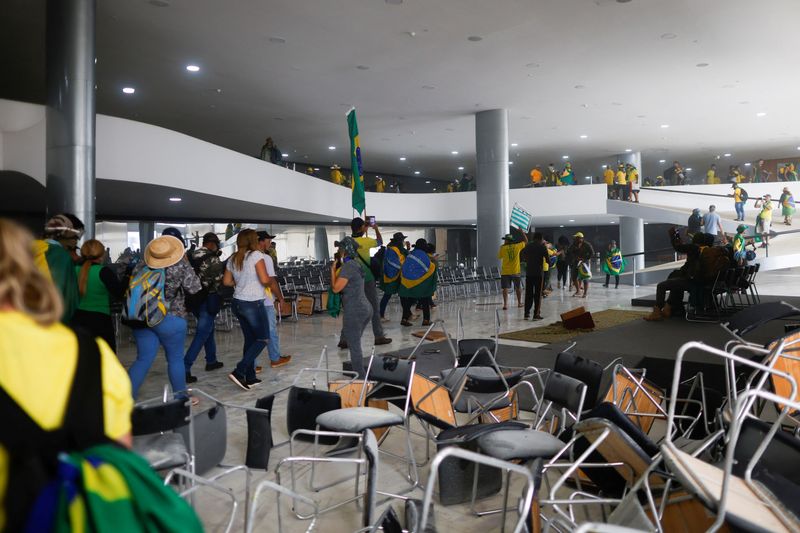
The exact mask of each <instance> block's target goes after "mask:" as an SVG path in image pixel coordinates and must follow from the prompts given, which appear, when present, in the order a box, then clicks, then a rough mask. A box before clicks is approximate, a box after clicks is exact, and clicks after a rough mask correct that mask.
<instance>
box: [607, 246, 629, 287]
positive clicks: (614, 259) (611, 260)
mask: <svg viewBox="0 0 800 533" xmlns="http://www.w3.org/2000/svg"><path fill="white" fill-rule="evenodd" d="M602 269H603V272H605V273H606V282H605V283H604V284H603V287H608V282H609V281H611V276H614V282H615V283H614V288H615V289H619V275H620V274H622V273H623V272H625V259H624V258H623V257H622V252H621V251H620V249H619V248H618V247H617V241H611V242H610V243H608V248H607V249H606V255H605V258H604V259H603V266H602Z"/></svg>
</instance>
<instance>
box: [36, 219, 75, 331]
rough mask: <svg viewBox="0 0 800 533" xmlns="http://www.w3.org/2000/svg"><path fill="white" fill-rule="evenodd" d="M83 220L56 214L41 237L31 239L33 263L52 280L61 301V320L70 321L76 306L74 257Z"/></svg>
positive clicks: (65, 322) (48, 222)
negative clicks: (62, 304) (36, 239)
mask: <svg viewBox="0 0 800 533" xmlns="http://www.w3.org/2000/svg"><path fill="white" fill-rule="evenodd" d="M83 229H84V227H83V222H81V221H80V219H79V218H78V217H76V216H75V215H72V214H70V213H60V214H58V215H55V216H53V217H51V218H50V220H48V221H47V224H46V225H45V228H44V235H43V237H44V238H43V239H42V240H38V241H35V242H34V245H33V246H34V256H35V262H36V265H37V266H38V267H39V268H40V269H41V270H42V272H44V273H45V274H47V275H48V277H49V278H50V279H51V280H53V283H54V284H55V286H56V288H57V289H58V292H59V293H61V299H62V301H63V303H64V314H63V315H62V316H61V322H63V323H64V324H67V323H69V321H70V320H72V317H73V315H74V314H75V311H76V310H77V309H78V305H79V302H80V294H79V292H78V278H77V276H76V275H75V260H76V259H77V258H78V255H77V252H76V250H77V247H78V241H79V240H80V238H81V237H82V236H83Z"/></svg>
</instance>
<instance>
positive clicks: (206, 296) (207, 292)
mask: <svg viewBox="0 0 800 533" xmlns="http://www.w3.org/2000/svg"><path fill="white" fill-rule="evenodd" d="M219 244H220V241H219V237H218V236H217V234H216V233H213V232H208V233H206V234H205V235H203V242H202V246H201V247H200V248H197V249H195V250H193V251H192V252H191V253H189V254H188V257H189V263H191V265H192V267H193V268H194V271H195V273H196V274H197V277H198V278H200V284H201V285H202V287H203V288H202V290H201V291H200V292H198V293H197V294H196V295H195V296H194V297H193V298H192V299H191V306H190V307H191V309H190V311H191V312H192V314H193V315H194V316H195V317H196V318H197V329H196V330H195V333H194V338H193V339H192V343H191V344H190V345H189V348H188V349H187V350H186V355H185V356H184V358H183V363H184V365H185V366H186V383H194V382H195V381H197V378H196V377H195V376H193V375H192V365H193V364H194V361H195V359H197V356H198V355H199V354H200V350H202V349H205V352H206V372H210V371H212V370H218V369H220V368H222V362H220V361H218V360H217V343H216V340H215V339H214V323H215V322H216V319H217V314H218V313H219V311H220V308H221V307H222V298H221V297H220V295H219V290H220V287H221V286H222V276H223V274H224V273H225V265H223V264H222V261H220V260H219V255H220V253H221V251H220V249H219Z"/></svg>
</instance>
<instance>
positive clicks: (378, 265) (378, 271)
mask: <svg viewBox="0 0 800 533" xmlns="http://www.w3.org/2000/svg"><path fill="white" fill-rule="evenodd" d="M384 255H386V247H385V246H381V247H380V248H379V249H378V251H377V252H375V255H373V256H372V259H370V261H369V269H370V270H371V271H372V275H373V276H375V279H376V280H378V281H381V280H383V256H384Z"/></svg>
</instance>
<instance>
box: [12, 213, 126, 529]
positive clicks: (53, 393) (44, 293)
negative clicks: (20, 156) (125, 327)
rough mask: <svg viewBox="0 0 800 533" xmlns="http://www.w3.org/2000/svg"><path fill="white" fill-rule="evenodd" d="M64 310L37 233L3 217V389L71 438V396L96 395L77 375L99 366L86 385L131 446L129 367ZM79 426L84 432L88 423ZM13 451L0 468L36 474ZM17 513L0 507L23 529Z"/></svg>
mask: <svg viewBox="0 0 800 533" xmlns="http://www.w3.org/2000/svg"><path fill="white" fill-rule="evenodd" d="M61 313H62V303H61V297H60V296H59V293H58V291H57V289H56V287H55V285H53V283H52V282H51V281H50V280H49V279H48V278H47V277H46V276H45V275H44V274H43V273H42V272H41V270H39V269H38V268H37V267H36V266H35V264H34V257H33V237H32V236H31V235H30V233H28V232H27V231H26V230H24V229H22V228H21V227H20V226H18V225H17V224H15V223H13V222H11V221H9V220H5V219H0V331H2V332H3V335H2V339H1V340H0V395H2V396H3V397H4V400H6V401H12V402H14V404H16V406H18V407H19V408H20V409H22V410H23V411H24V412H25V414H27V415H28V417H29V418H30V419H31V420H32V421H33V422H34V423H35V424H36V425H38V426H40V427H41V428H42V429H44V430H47V431H50V430H56V429H63V430H65V431H66V433H67V436H68V437H72V436H75V435H76V432H77V430H78V429H79V428H77V427H68V426H69V424H70V423H69V421H68V420H69V417H67V416H66V412H67V406H68V405H70V404H71V403H72V400H75V401H81V400H85V399H86V398H87V397H88V398H91V396H87V395H88V394H90V392H91V391H90V390H89V391H87V390H86V389H81V390H80V391H79V392H80V393H81V394H74V395H73V394H72V393H71V391H72V390H73V381H74V380H75V381H78V380H81V378H83V381H84V382H86V381H87V380H86V375H87V374H89V375H90V371H92V370H93V371H95V372H96V376H98V377H99V380H100V381H101V383H100V384H97V383H96V381H95V382H92V383H87V385H89V389H91V385H95V387H96V388H97V389H100V390H98V393H99V394H98V400H99V401H102V410H101V411H99V412H100V413H101V416H102V426H103V432H104V433H105V436H106V437H107V438H109V439H113V440H116V441H119V442H120V443H122V444H124V445H127V446H130V438H131V437H130V431H131V422H130V415H131V409H132V408H133V399H132V398H131V383H130V381H129V380H128V376H127V374H126V373H125V370H124V369H123V368H122V365H120V363H119V361H118V360H117V357H116V355H114V352H112V351H111V349H110V348H109V347H108V345H107V344H106V343H105V341H103V340H102V339H93V338H91V337H89V336H88V335H84V334H77V335H76V334H75V333H74V332H73V331H71V330H70V329H69V328H67V327H66V326H64V325H63V324H61V323H59V319H60V318H61ZM98 366H99V368H98ZM76 392H78V391H76ZM81 395H83V397H81ZM71 396H75V397H74V398H71ZM76 406H77V405H76ZM73 409H74V408H73ZM65 419H66V420H67V421H66V422H65ZM65 423H66V424H67V426H64V424H65ZM91 423H92V421H88V424H89V425H90V426H91ZM80 429H81V430H83V431H84V433H85V427H83V426H82V427H81V428H80ZM81 437H85V434H84V435H81ZM17 444H18V446H17V448H19V447H20V446H22V447H25V449H28V450H30V451H31V452H34V453H35V452H36V451H37V450H38V447H40V446H41V444H42V443H41V442H30V443H26V442H22V443H17ZM70 446H72V445H70ZM8 451H9V450H7V449H5V448H4V447H3V446H2V445H0V472H2V473H4V474H8V473H9V471H11V472H12V473H13V474H14V475H17V474H21V475H23V476H28V475H30V472H29V471H25V470H23V471H21V472H14V469H15V468H20V467H21V468H24V465H25V463H24V462H17V461H11V460H10V459H9V455H8V453H7V452H8ZM65 451H71V450H65ZM9 479H14V477H13V475H3V476H0V494H6V491H7V489H8V488H9V487H8V486H7V483H9ZM0 505H2V506H5V502H0ZM13 511H17V512H11V510H9V509H5V508H4V507H3V508H0V529H3V530H6V529H7V530H9V531H17V530H21V529H22V528H23V527H24V525H25V524H23V523H20V522H21V521H23V520H24V519H25V517H26V516H27V515H26V513H24V512H19V509H13Z"/></svg>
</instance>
